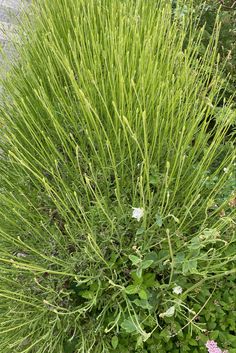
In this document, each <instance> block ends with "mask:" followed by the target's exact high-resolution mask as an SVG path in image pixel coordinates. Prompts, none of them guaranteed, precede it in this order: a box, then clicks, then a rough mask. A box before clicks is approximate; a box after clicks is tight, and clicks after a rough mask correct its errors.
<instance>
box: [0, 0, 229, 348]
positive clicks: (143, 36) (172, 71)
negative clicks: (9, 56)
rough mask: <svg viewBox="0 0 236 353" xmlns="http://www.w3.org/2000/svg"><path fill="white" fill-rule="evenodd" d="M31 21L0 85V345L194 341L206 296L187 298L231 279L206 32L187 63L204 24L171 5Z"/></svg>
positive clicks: (108, 0) (123, 2)
mask: <svg viewBox="0 0 236 353" xmlns="http://www.w3.org/2000/svg"><path fill="white" fill-rule="evenodd" d="M177 6H178V5H177ZM31 11H32V12H33V14H31V15H30V16H29V18H28V19H27V18H26V19H25V20H24V22H25V25H24V28H23V30H22V35H21V40H20V41H18V44H17V45H16V49H17V52H18V57H19V60H18V61H17V63H16V64H15V65H14V66H12V68H11V71H10V72H9V73H8V75H7V76H6V77H5V79H4V80H2V83H1V84H2V85H3V94H2V96H3V97H2V99H1V108H0V117H1V129H2V134H1V156H0V174H1V176H0V183H1V190H0V263H1V273H0V277H1V281H0V297H1V302H0V313H1V315H0V337H1V339H0V351H1V352H4V353H13V352H15V353H16V352H19V353H26V352H28V353H36V352H37V353H74V352H75V353H82V352H83V353H89V352H92V353H105V352H108V353H109V352H119V353H125V352H135V351H139V352H156V351H157V348H158V344H160V341H161V339H162V338H164V339H165V340H166V342H167V341H169V340H170V339H171V340H172V339H173V340H174V339H175V338H174V336H176V335H177V336H178V335H180V334H182V330H189V332H192V331H191V330H197V331H202V332H204V327H205V326H204V323H199V324H198V323H197V321H196V320H197V317H198V316H199V315H200V312H201V310H203V309H204V310H205V309H206V306H207V303H208V300H210V297H208V299H206V301H205V303H204V304H201V305H200V304H199V306H200V309H199V311H198V312H194V310H193V308H192V307H189V304H188V303H190V302H195V303H196V304H197V303H199V302H198V295H199V291H200V292H201V291H203V290H204V288H205V289H206V288H209V293H210V296H211V295H212V293H213V292H215V291H217V290H218V286H217V284H215V281H216V280H217V279H221V278H222V277H224V276H225V275H226V274H233V273H235V268H234V266H233V260H235V251H234V249H235V245H234V242H235V222H234V220H233V206H234V205H235V198H234V195H233V194H232V193H231V192H232V189H233V180H234V178H233V168H234V166H235V164H234V162H233V159H234V148H233V142H232V138H233V136H232V135H229V134H228V129H229V126H230V125H231V123H232V121H233V119H235V113H233V111H232V109H231V107H230V104H231V103H230V102H228V103H227V102H225V103H224V106H223V107H221V109H220V110H219V109H217V104H218V102H219V101H221V102H222V96H223V94H224V92H223V90H222V88H221V78H220V77H221V76H220V73H219V75H218V73H217V67H218V59H217V51H216V49H215V48H216V42H217V36H218V27H217V25H216V29H215V35H214V36H212V38H211V39H210V41H209V45H208V47H207V49H206V51H205V54H204V55H203V56H202V57H200V56H199V50H198V49H199V47H200V46H201V38H202V33H203V30H202V31H199V30H196V29H195V25H194V23H193V20H192V18H191V15H190V14H188V16H185V15H182V14H181V11H176V9H175V11H174V12H173V9H172V6H171V2H169V1H157V0H149V1H141V0H140V1H139V0H129V1H128V0H96V1H95V0H86V1H85V0H44V1H39V4H38V5H37V3H36V4H35V7H34V8H33V9H32V10H31ZM28 29H29V30H28ZM212 119H214V120H215V124H214V126H213V127H211V128H209V127H210V124H211V121H212ZM226 136H227V138H226ZM132 207H133V208H136V209H132ZM132 216H133V217H132ZM135 217H136V218H135ZM211 292H212V293H211ZM204 293H205V292H204ZM199 306H198V307H199ZM172 336H173V337H172ZM161 337H162V338H161ZM170 337H172V338H170ZM163 349H164V348H160V346H159V350H158V351H159V352H162V351H163V352H165V350H163Z"/></svg>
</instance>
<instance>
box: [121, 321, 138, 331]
mask: <svg viewBox="0 0 236 353" xmlns="http://www.w3.org/2000/svg"><path fill="white" fill-rule="evenodd" d="M121 327H122V328H123V330H125V331H126V332H127V333H132V332H135V331H137V328H136V326H135V324H134V323H133V321H132V320H131V319H125V320H124V321H123V322H122V323H121Z"/></svg>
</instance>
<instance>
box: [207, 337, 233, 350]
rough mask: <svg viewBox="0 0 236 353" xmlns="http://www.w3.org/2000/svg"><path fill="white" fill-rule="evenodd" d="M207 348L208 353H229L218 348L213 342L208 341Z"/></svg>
mask: <svg viewBox="0 0 236 353" xmlns="http://www.w3.org/2000/svg"><path fill="white" fill-rule="evenodd" d="M206 347H207V349H208V353H228V351H222V350H221V349H220V348H219V347H218V346H217V343H216V342H215V341H213V340H211V341H210V340H208V341H207V343H206Z"/></svg>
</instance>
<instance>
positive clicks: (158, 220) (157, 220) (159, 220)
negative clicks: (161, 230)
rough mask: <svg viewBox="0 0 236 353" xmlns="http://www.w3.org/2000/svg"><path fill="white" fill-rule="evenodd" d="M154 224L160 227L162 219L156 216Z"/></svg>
mask: <svg viewBox="0 0 236 353" xmlns="http://www.w3.org/2000/svg"><path fill="white" fill-rule="evenodd" d="M156 224H157V225H158V227H161V226H162V224H163V220H162V217H161V215H159V214H156Z"/></svg>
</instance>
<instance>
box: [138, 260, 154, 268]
mask: <svg viewBox="0 0 236 353" xmlns="http://www.w3.org/2000/svg"><path fill="white" fill-rule="evenodd" d="M152 264H153V260H146V261H142V263H141V268H142V269H143V270H146V269H147V268H149V267H150V266H151V265H152Z"/></svg>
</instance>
